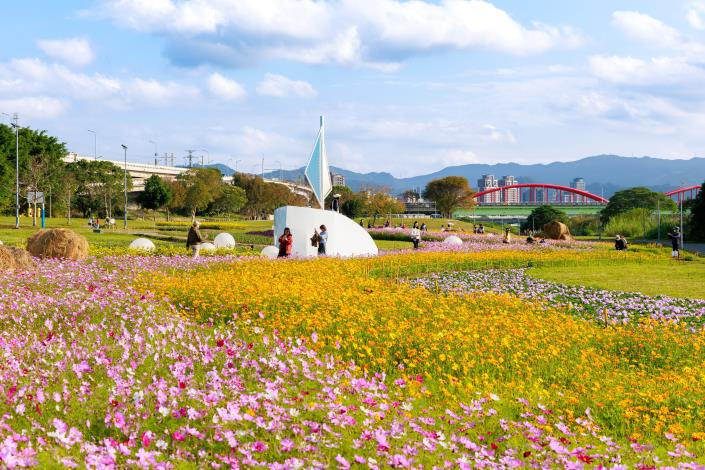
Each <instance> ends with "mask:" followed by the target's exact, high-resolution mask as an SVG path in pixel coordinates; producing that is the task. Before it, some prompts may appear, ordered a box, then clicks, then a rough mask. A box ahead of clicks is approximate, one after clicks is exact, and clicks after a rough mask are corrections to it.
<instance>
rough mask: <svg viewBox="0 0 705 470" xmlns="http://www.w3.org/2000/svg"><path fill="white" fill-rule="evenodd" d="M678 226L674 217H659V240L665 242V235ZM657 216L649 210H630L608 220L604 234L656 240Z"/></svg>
mask: <svg viewBox="0 0 705 470" xmlns="http://www.w3.org/2000/svg"><path fill="white" fill-rule="evenodd" d="M678 224H679V222H678V220H677V217H676V216H663V215H662V217H661V240H666V234H667V233H668V232H669V231H671V230H673V227H674V226H677V225H678ZM658 228H659V227H658V215H657V214H656V213H655V212H652V211H651V210H650V209H632V210H630V211H627V212H625V213H623V214H619V215H616V216H614V217H612V218H610V220H609V222H607V224H606V225H605V229H604V234H605V235H608V236H615V235H617V234H619V235H624V236H626V237H627V238H644V236H646V238H647V239H649V240H655V239H657V238H658V232H659V230H658Z"/></svg>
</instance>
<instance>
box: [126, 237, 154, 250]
mask: <svg viewBox="0 0 705 470" xmlns="http://www.w3.org/2000/svg"><path fill="white" fill-rule="evenodd" d="M156 248H157V247H156V246H154V243H153V242H152V240H150V239H148V238H137V239H136V240H132V243H130V249H131V250H143V251H154V250H155V249H156Z"/></svg>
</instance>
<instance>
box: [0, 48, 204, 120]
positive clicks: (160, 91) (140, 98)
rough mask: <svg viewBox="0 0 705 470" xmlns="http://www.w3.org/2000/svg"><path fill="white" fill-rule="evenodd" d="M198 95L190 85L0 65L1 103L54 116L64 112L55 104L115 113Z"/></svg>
mask: <svg viewBox="0 0 705 470" xmlns="http://www.w3.org/2000/svg"><path fill="white" fill-rule="evenodd" d="M198 95H199V90H198V89H197V88H195V87H193V86H190V85H184V84H179V83H176V82H171V81H167V82H161V81H158V80H153V79H144V78H139V77H133V78H117V77H110V76H106V75H103V74H98V73H94V74H86V73H80V72H74V71H73V70H71V69H70V68H68V67H66V66H64V65H61V64H56V63H46V62H44V61H42V60H40V59H14V60H11V61H9V62H0V100H2V99H5V100H10V99H26V100H28V101H27V103H29V105H30V107H33V108H34V109H39V106H40V105H42V106H44V107H45V109H46V110H47V112H48V113H53V114H57V113H60V112H62V111H63V110H64V109H65V108H66V106H65V105H62V106H59V105H58V103H66V102H68V101H90V102H99V103H101V104H104V105H107V106H109V107H112V108H115V109H126V108H130V107H133V106H135V105H141V104H146V105H150V106H166V105H169V104H171V103H173V102H175V101H177V100H179V101H182V102H183V101H184V100H189V99H193V98H195V97H197V96H198ZM18 96H19V97H20V98H17V97H18ZM35 97H42V98H41V99H39V98H35ZM52 100H53V101H52Z"/></svg>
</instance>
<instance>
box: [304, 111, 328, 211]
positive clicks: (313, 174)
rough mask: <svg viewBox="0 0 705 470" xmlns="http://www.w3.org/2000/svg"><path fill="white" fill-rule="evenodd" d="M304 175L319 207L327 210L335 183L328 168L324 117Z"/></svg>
mask: <svg viewBox="0 0 705 470" xmlns="http://www.w3.org/2000/svg"><path fill="white" fill-rule="evenodd" d="M304 175H305V176H306V180H307V181H308V184H309V185H311V189H313V195H314V196H315V198H316V201H318V205H319V206H320V208H321V209H325V206H324V205H325V200H326V197H328V195H329V194H330V192H331V191H332V190H333V181H332V180H331V177H330V168H329V167H328V154H327V152H326V143H325V126H324V123H323V116H321V128H320V129H319V131H318V138H316V144H315V145H314V146H313V152H311V158H309V159H308V165H306V171H304Z"/></svg>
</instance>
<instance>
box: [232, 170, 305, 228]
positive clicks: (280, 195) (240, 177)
mask: <svg viewBox="0 0 705 470" xmlns="http://www.w3.org/2000/svg"><path fill="white" fill-rule="evenodd" d="M233 185H235V186H237V187H239V188H242V189H244V190H245V196H246V198H247V202H246V204H245V205H244V207H243V209H242V211H243V212H244V213H245V215H247V216H248V217H250V218H253V219H258V218H264V217H266V215H267V214H271V213H272V212H274V210H275V209H276V208H277V207H282V206H305V205H306V204H307V202H308V201H307V200H306V198H305V197H303V196H301V195H299V194H296V193H294V192H293V191H292V190H291V189H290V188H289V187H288V186H286V185H284V184H280V183H266V182H265V181H264V180H263V179H262V178H261V177H259V176H254V175H247V174H245V173H238V174H235V175H233Z"/></svg>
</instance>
